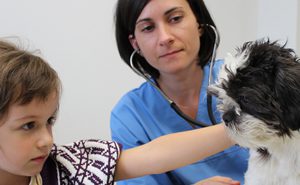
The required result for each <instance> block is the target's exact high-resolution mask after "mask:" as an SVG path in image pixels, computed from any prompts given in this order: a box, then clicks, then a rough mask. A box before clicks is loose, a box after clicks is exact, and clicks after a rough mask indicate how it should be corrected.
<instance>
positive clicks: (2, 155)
mask: <svg viewBox="0 0 300 185" xmlns="http://www.w3.org/2000/svg"><path fill="white" fill-rule="evenodd" d="M57 108H58V96H57V93H52V94H50V95H49V97H48V98H47V99H46V100H45V101H40V100H37V99H33V100H32V101H31V102H30V103H29V104H26V105H18V104H13V105H11V106H10V108H9V110H8V114H7V116H5V117H4V118H3V119H1V120H0V176H1V177H5V176H6V175H8V174H13V175H18V176H33V175H36V174H38V173H39V172H40V171H41V170H42V167H43V164H44V162H45V160H46V159H47V157H48V155H49V152H50V150H51V147H52V145H53V138H52V125H53V123H54V121H55V118H56V111H57Z"/></svg>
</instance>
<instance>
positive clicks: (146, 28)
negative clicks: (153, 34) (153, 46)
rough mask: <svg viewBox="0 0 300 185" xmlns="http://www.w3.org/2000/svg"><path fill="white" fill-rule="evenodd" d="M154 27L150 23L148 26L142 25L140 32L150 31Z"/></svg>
mask: <svg viewBox="0 0 300 185" xmlns="http://www.w3.org/2000/svg"><path fill="white" fill-rule="evenodd" d="M153 29H154V26H152V25H148V26H144V27H143V28H142V30H141V31H142V32H150V31H152V30H153Z"/></svg>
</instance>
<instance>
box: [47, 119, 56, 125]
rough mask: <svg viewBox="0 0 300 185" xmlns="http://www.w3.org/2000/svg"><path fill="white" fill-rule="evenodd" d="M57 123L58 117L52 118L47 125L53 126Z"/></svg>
mask: <svg viewBox="0 0 300 185" xmlns="http://www.w3.org/2000/svg"><path fill="white" fill-rule="evenodd" d="M55 121H56V117H50V118H49V119H48V120H47V123H48V124H49V125H51V126H52V125H54V123H55Z"/></svg>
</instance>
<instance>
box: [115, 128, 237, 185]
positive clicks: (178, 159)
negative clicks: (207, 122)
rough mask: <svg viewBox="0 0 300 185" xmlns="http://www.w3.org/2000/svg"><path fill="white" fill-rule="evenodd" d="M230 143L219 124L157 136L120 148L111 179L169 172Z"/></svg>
mask: <svg viewBox="0 0 300 185" xmlns="http://www.w3.org/2000/svg"><path fill="white" fill-rule="evenodd" d="M233 144H234V143H233V142H232V141H231V140H230V139H229V137H228V136H227V134H226V132H225V128H224V125H223V124H219V125H216V126H210V127H207V128H201V129H196V130H192V131H185V132H178V133H174V134H168V135H165V136H161V137H159V138H157V139H155V140H153V141H151V142H149V143H147V144H144V145H142V146H139V147H135V148H132V149H128V150H124V151H123V152H122V153H121V156H120V158H119V160H118V162H117V168H116V172H115V180H116V181H117V180H122V179H129V178H135V177H139V176H144V175H148V174H159V173H163V172H166V171H170V170H173V169H176V168H179V167H182V166H185V165H188V164H192V163H194V162H196V161H199V160H201V159H203V158H206V157H208V156H211V155H213V154H216V153H218V152H220V151H223V150H225V149H226V148H228V147H230V146H232V145H233Z"/></svg>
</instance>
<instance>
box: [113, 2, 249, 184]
mask: <svg viewBox="0 0 300 185" xmlns="http://www.w3.org/2000/svg"><path fill="white" fill-rule="evenodd" d="M207 25H211V26H213V27H215V24H214V22H213V20H212V19H211V17H210V14H209V12H208V10H207V9H206V7H205V4H204V2H203V1H202V0H151V1H149V0H119V1H118V4H117V10H116V39H117V44H118V49H119V52H120V55H121V57H122V59H123V60H124V61H125V62H126V63H127V64H128V65H129V66H136V67H137V68H138V69H139V71H140V72H141V71H142V72H143V71H144V72H145V73H146V74H149V75H150V76H151V82H152V83H155V85H157V86H158V88H159V89H160V90H161V91H163V93H164V94H165V95H166V96H167V97H168V98H170V99H172V100H173V101H174V102H175V103H176V104H177V106H178V108H179V109H180V110H181V111H182V112H183V113H184V114H186V115H188V116H189V117H190V118H193V119H196V120H197V121H200V122H203V123H206V124H208V125H210V124H211V120H210V118H209V115H208V108H207V94H206V89H207V86H208V79H209V73H210V72H209V70H210V66H209V64H210V58H211V55H212V53H213V47H214V43H215V41H216V42H218V40H217V39H216V38H215V34H214V32H213V31H212V29H211V28H210V26H207ZM133 61H134V62H135V64H133ZM222 63H223V62H222V61H221V60H218V61H216V62H215V64H214V66H213V69H212V73H211V74H212V79H216V76H217V74H218V72H219V69H220V66H221V65H222ZM141 68H142V69H143V70H141ZM212 113H213V115H214V118H215V120H216V122H218V123H220V122H221V118H220V114H219V112H218V111H217V109H216V101H215V99H213V101H212ZM197 128H200V129H201V127H199V126H195V125H194V124H191V123H189V122H187V121H186V120H185V119H183V118H182V117H181V116H179V115H178V114H177V113H176V112H175V111H174V110H173V109H172V108H171V106H170V104H169V102H168V101H166V99H165V97H164V95H163V94H162V93H161V92H159V90H158V89H157V88H156V87H154V86H153V85H151V83H149V82H145V83H143V84H142V85H141V86H140V87H139V88H137V89H133V90H132V91H130V92H128V93H127V94H125V95H124V96H123V97H122V98H121V100H120V101H119V102H118V103H117V105H116V106H115V107H114V109H113V110H112V113H111V132H112V139H113V140H116V141H117V142H119V143H121V144H122V145H123V147H124V149H128V148H132V147H135V146H139V145H142V144H145V143H147V142H149V141H151V140H153V139H155V138H157V137H159V136H162V135H165V134H170V133H174V132H180V131H187V130H192V129H197ZM212 139H214V138H212ZM174 155H176V154H174ZM247 159H248V151H247V150H245V149H242V148H240V147H237V146H234V147H231V148H229V149H227V150H225V151H224V152H221V153H218V154H216V155H214V156H211V157H209V158H207V159H205V160H203V161H199V162H197V163H195V164H192V165H189V166H186V167H183V168H179V169H176V170H174V171H170V172H168V173H164V174H157V175H150V176H146V177H141V178H136V179H132V180H126V181H121V182H119V183H118V184H121V185H122V184H130V185H142V184H146V185H159V184H162V185H172V184H180V185H182V184H193V183H197V182H198V181H200V180H203V179H206V178H209V177H212V176H226V177H230V178H232V179H234V180H238V181H240V182H241V184H243V175H244V172H245V171H246V169H247Z"/></svg>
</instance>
